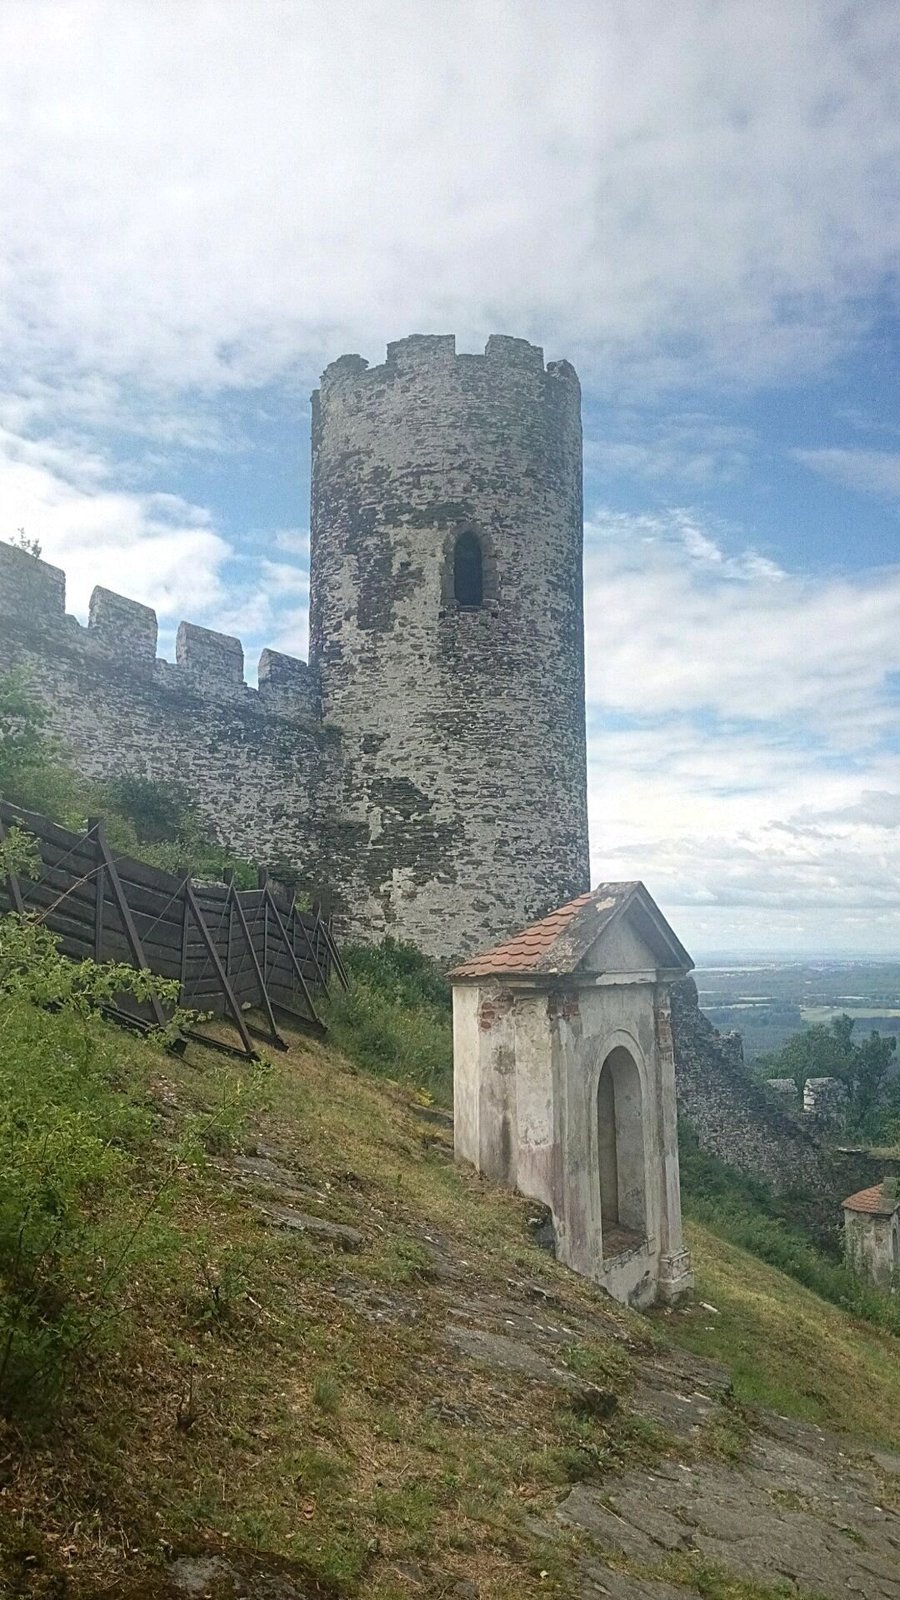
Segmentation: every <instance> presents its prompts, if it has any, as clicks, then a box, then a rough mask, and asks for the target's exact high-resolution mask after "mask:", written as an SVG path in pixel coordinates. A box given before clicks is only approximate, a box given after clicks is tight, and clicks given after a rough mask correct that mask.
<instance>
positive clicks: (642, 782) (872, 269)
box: [0, 0, 900, 955]
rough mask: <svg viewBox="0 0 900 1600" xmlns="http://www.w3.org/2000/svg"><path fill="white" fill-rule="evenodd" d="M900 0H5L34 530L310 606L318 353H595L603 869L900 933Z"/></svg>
mask: <svg viewBox="0 0 900 1600" xmlns="http://www.w3.org/2000/svg"><path fill="white" fill-rule="evenodd" d="M898 61H900V8H898V6H897V4H896V0H852V3H849V4H844V3H843V0H795V3H793V4H790V3H788V4H785V0H747V3H745V0H678V3H677V4H673V3H672V0H328V3H327V4H323V3H322V0H22V3H20V0H2V4H0V508H2V525H0V537H12V536H14V535H15V533H16V530H17V529H18V528H24V529H25V531H26V534H27V535H28V536H29V537H32V538H37V539H39V540H40V541H41V544H42V545H43V549H44V554H45V556H46V557H47V558H48V559H50V560H52V561H54V562H56V563H58V564H59V565H62V566H64V567H65V568H66V569H67V572H68V574H69V606H70V609H71V610H73V611H75V612H76V614H78V615H80V616H82V617H83V616H84V615H85V612H86V606H87V599H88V595H89V593H90V590H91V588H92V586H93V584H94V583H95V582H98V581H99V582H102V583H105V584H107V585H108V586H110V587H113V588H117V589H119V590H121V591H122V592H124V593H127V594H130V595H132V596H133V597H135V598H138V599H142V600H145V601H147V602H148V603H150V604H152V605H154V606H156V608H157V610H158V611H159V614H160V619H161V624H162V639H163V646H164V648H165V649H166V651H167V653H170V651H171V640H172V636H173V633H174V628H175V626H176V625H177V622H178V621H179V619H180V618H182V617H188V618H190V619H192V620H194V621H198V622H204V623H207V624H209V625H214V626H218V627H224V628H226V629H228V630H229V631H232V632H235V633H237V634H238V635H239V636H240V637H241V638H242V639H243V640H244V643H245V646H246V649H247V657H248V671H249V672H250V673H251V675H252V667H253V664H254V662H255V660H256V657H257V655H258V652H259V649H260V647H261V646H262V645H264V644H271V645H277V646H279V647H280V648H282V649H287V650H290V651H292V652H294V653H297V654H302V653H304V652H305V645H306V636H305V630H306V568H305V560H306V545H307V526H308V524H307V514H308V513H307V497H308V464H307V457H308V449H309V407H308V394H309V390H310V388H311V387H313V385H314V383H315V381H316V378H317V376H318V373H319V372H320V371H321V369H322V367H323V366H324V364H325V363H326V362H327V361H328V360H330V359H332V358H333V357H334V356H336V355H338V354H341V353H343V352H345V351H349V350H354V351H360V352H361V353H362V354H364V355H365V356H367V357H368V358H369V359H370V360H372V361H378V360H380V359H382V358H383V353H384V345H385V342H386V341H387V340H388V339H393V338H398V337H401V336H402V335H403V334H405V333H408V332H413V331H431V332H444V331H451V330H452V331H455V332H456V334H457V337H458V346H459V348H461V349H472V350H477V349H481V348H482V347H483V344H484V340H485V338H486V337H487V335H488V334H489V333H491V332H504V333H513V334H518V335H523V336H525V337H528V338H530V339H532V340H534V341H535V342H536V343H539V344H542V345H543V346H544V347H545V350H546V353H547V356H548V358H558V357H561V356H567V357H569V358H570V359H571V360H573V361H574V362H575V364H576V365H577V367H578V369H579V372H580V374H581V378H582V382H583V386H584V392H585V452H586V485H585V488H586V494H585V517H586V586H587V659H588V684H589V733H590V764H591V818H592V846H593V858H594V874H595V877H596V878H599V877H631V876H641V877H643V878H644V879H645V881H646V882H647V884H648V886H649V887H650V889H651V891H652V892H653V893H654V894H656V896H657V898H658V899H659V900H660V902H661V904H662V905H663V907H664V909H665V910H666V911H667V912H668V914H669V915H670V916H671V918H672V920H673V922H674V923H675V925H676V927H677V929H678V931H679V933H680V934H681V935H682V937H683V938H684V940H685V942H686V943H687V944H688V946H689V947H690V948H691V949H692V950H693V951H694V952H695V953H699V954H701V955H702V954H704V953H708V952H710V951H714V950H728V951H741V950H745V951H761V950H773V951H791V950H795V951H803V952H815V951H822V952H826V951H859V952H879V951H881V952H884V953H893V954H896V953H897V950H898V947H900V733H898V730H900V720H898V719H900V520H898V513H900V388H898V358H900V317H898V277H897V269H898V263H900V72H898Z"/></svg>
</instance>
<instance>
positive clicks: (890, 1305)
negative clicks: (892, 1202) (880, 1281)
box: [679, 1119, 900, 1334]
mask: <svg viewBox="0 0 900 1600" xmlns="http://www.w3.org/2000/svg"><path fill="white" fill-rule="evenodd" d="M679 1151H680V1165H681V1188H682V1199H683V1204H684V1212H685V1215H686V1216H688V1217H691V1218H693V1219H694V1221H696V1222H702V1223H703V1224H704V1225H705V1226H706V1227H708V1228H711V1229H712V1231H713V1232H714V1233H717V1234H718V1235H719V1237H720V1238H722V1239H727V1240H728V1242H729V1243H730V1244H735V1245H739V1246H740V1247H741V1249H743V1250H749V1251H750V1252H751V1254H752V1255H755V1256H758V1257H759V1259H760V1260H761V1261H766V1262H768V1264H769V1265H770V1266H772V1267H777V1268H778V1269H779V1271H781V1272H785V1273H787V1274H788V1276H789V1277H791V1278H794V1279H795V1280H796V1281H797V1282H798V1283H802V1284H803V1285H804V1286H805V1287H806V1288H807V1289H812V1290H813V1291H814V1292H815V1293H816V1294H818V1295H821V1297H822V1299H823V1300H830V1301H831V1302H832V1303H833V1304H834V1305H837V1306H841V1307H842V1308H843V1309H844V1310H845V1311H849V1312H850V1313H851V1314H852V1315H853V1316H857V1317H861V1318H863V1319H864V1320H865V1321H867V1322H872V1323H875V1324H876V1325H877V1326H878V1327H882V1328H887V1329H889V1330H890V1332H892V1333H898V1334H900V1304H898V1303H897V1302H896V1300H895V1299H891V1298H889V1297H887V1296H886V1295H881V1294H879V1293H878V1292H877V1290H875V1289H870V1288H868V1287H867V1285H866V1284H865V1283H864V1282H862V1281H861V1280H860V1279H859V1278H857V1277H856V1276H855V1274H854V1273H852V1272H851V1271H850V1269H849V1267H847V1266H846V1265H845V1264H844V1263H843V1261H842V1260H841V1259H840V1253H839V1249H838V1246H837V1239H836V1236H835V1242H834V1247H833V1251H832V1252H831V1253H826V1251H825V1250H823V1249H820V1248H818V1247H817V1245H816V1243H815V1242H814V1241H813V1239H812V1238H811V1237H809V1236H808V1235H806V1234H805V1233H803V1232H802V1231H801V1230H800V1228H798V1227H797V1226H795V1225H792V1224H791V1221H790V1220H789V1218H790V1217H791V1216H792V1215H795V1214H796V1213H797V1212H798V1210H799V1211H800V1212H801V1213H802V1207H803V1196H802V1195H798V1196H796V1197H791V1196H790V1195H779V1196H775V1195H773V1193H772V1191H771V1189H769V1187H768V1186H767V1185H766V1184H764V1183H761V1182H759V1181H758V1180H757V1179H754V1178H750V1177H748V1176H746V1175H745V1174H744V1173H740V1172H736V1171H735V1170H734V1168H732V1167H729V1166H727V1165H726V1164H725V1162H724V1161H719V1160H718V1158H717V1157H716V1156H713V1155H710V1154H709V1153H708V1152H706V1151H704V1150H701V1149H700V1145H699V1143H698V1140H697V1136H696V1134H695V1133H694V1130H693V1129H692V1128H691V1127H690V1125H689V1124H688V1123H686V1122H685V1121H684V1119H682V1120H681V1122H680V1124H679Z"/></svg>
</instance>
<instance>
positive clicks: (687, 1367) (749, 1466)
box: [444, 1282, 900, 1600]
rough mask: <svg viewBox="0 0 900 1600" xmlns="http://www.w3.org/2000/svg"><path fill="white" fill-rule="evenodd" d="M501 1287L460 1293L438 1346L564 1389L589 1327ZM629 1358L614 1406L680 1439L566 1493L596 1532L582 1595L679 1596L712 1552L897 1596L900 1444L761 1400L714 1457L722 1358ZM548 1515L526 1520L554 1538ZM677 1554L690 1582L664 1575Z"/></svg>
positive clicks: (807, 1582)
mask: <svg viewBox="0 0 900 1600" xmlns="http://www.w3.org/2000/svg"><path fill="white" fill-rule="evenodd" d="M509 1288H510V1293H509V1295H508V1297H503V1296H498V1295H492V1296H485V1297H478V1296H473V1297H472V1298H471V1299H469V1300H467V1301H466V1302H465V1304H459V1305H455V1306H453V1307H452V1308H451V1310H450V1313H449V1316H448V1321H447V1325H446V1327H445V1330H444V1338H445V1340H446V1342H447V1344H448V1345H449V1346H450V1348H451V1349H453V1350H455V1351H456V1352H457V1353H458V1355H459V1356H461V1357H463V1358H464V1359H466V1360H469V1361H475V1362H476V1363H477V1364H479V1365H481V1366H486V1367H488V1368H491V1369H493V1371H494V1372H495V1373H496V1374H497V1376H498V1380H499V1381H501V1382H506V1383H516V1382H522V1381H525V1382H534V1383H541V1384H548V1385H553V1386H556V1387H557V1388H559V1389H560V1391H561V1394H564V1395H565V1396H566V1399H567V1401H568V1403H571V1400H572V1395H573V1393H575V1392H576V1391H577V1390H578V1387H579V1380H578V1378H577V1376H576V1375H575V1374H574V1373H573V1372H572V1371H571V1370H570V1369H568V1368H567V1367H566V1365H565V1361H566V1347H567V1346H570V1345H573V1344H576V1343H577V1342H578V1341H579V1340H581V1339H584V1338H585V1337H586V1336H588V1335H589V1333H590V1329H589V1327H588V1326H586V1325H582V1324H581V1322H580V1320H579V1319H578V1318H577V1317H573V1316H572V1313H571V1312H568V1313H566V1314H565V1315H557V1314H555V1311H554V1307H553V1306H552V1303H550V1302H549V1301H543V1300H542V1298H541V1297H539V1296H538V1297H535V1295H533V1294H530V1293H529V1286H528V1285H526V1284H518V1283H512V1282H511V1283H510V1286H509ZM623 1342H627V1341H624V1340H623ZM632 1355H633V1357H634V1352H632ZM635 1366H636V1369H637V1381H636V1384H635V1386H634V1389H633V1392H632V1394H631V1395H630V1397H629V1398H628V1400H627V1401H625V1402H624V1403H623V1405H622V1410H623V1411H624V1412H625V1413H626V1414H627V1413H629V1412H630V1413H631V1414H633V1415H635V1416H637V1417H643V1418H645V1419H646V1420H648V1421H650V1422H652V1423H655V1424H657V1425H658V1426H659V1427H661V1428H663V1429H665V1431H666V1433H667V1434H668V1435H669V1437H670V1438H671V1439H672V1441H673V1446H675V1447H676V1448H675V1449H674V1450H673V1454H672V1456H671V1458H669V1459H666V1460H664V1461H662V1462H661V1463H659V1464H658V1465H656V1466H654V1467H641V1468H636V1469H633V1470H631V1471H628V1472H626V1473H625V1474H623V1475H622V1476H618V1477H617V1476H615V1475H612V1474H611V1475H609V1476H606V1477H603V1478H602V1479H598V1480H597V1481H596V1482H583V1483H578V1484H576V1485H575V1486H574V1487H573V1488H572V1489H571V1490H570V1491H569V1492H568V1493H567V1494H566V1495H564V1496H563V1497H562V1499H561V1500H560V1502H559V1504H558V1506H557V1508H556V1517H555V1520H556V1522H557V1524H558V1525H559V1526H560V1527H562V1528H566V1529H568V1530H570V1531H575V1532H577V1533H578V1534H580V1535H581V1536H582V1539H586V1540H587V1541H588V1542H589V1544H590V1546H591V1550H590V1554H589V1555H585V1556H583V1557H582V1558H581V1560H580V1567H579V1574H580V1578H579V1581H580V1585H581V1587H580V1588H579V1589H578V1590H577V1591H573V1593H577V1594H578V1596H579V1600H604V1597H608V1600H679V1597H680V1600H687V1597H688V1596H690V1595H692V1594H695V1593H696V1590H695V1589H694V1587H693V1585H691V1584H690V1581H689V1579H690V1572H691V1570H692V1569H694V1568H700V1567H701V1566H706V1567H708V1566H710V1565H713V1566H715V1567H717V1568H719V1569H721V1570H722V1571H724V1572H726V1573H728V1574H729V1575H731V1576H732V1577H733V1578H735V1579H739V1580H743V1581H745V1582H748V1583H757V1584H761V1585H768V1586H770V1587H774V1588H779V1587H780V1588H783V1589H784V1591H785V1593H786V1594H796V1595H798V1596H808V1595H816V1596H822V1597H825V1600H847V1596H858V1597H862V1600H900V1514H898V1512H897V1511H896V1510H893V1509H891V1507H890V1505H889V1504H885V1503H884V1499H885V1497H884V1495H883V1486H884V1483H885V1481H886V1480H887V1481H889V1480H891V1479H892V1478H893V1477H895V1476H896V1475H897V1473H898V1471H900V1456H898V1455H896V1454H894V1453H893V1452H891V1451H886V1450H873V1449H871V1448H866V1447H864V1446H860V1447H859V1448H858V1449H857V1448H854V1446H853V1445H852V1444H848V1443H847V1442H845V1441H843V1440H840V1439H837V1438H835V1437H833V1436H831V1435H829V1434H827V1433H825V1432H824V1431H823V1430H822V1429H820V1428H817V1427H815V1426H814V1425H812V1424H808V1423H802V1422H794V1421H791V1420H789V1419H787V1418H784V1417H780V1416H776V1415H774V1414H769V1413H765V1412H760V1413H748V1414H747V1418H746V1427H747V1444H746V1448H745V1449H744V1451H743V1453H742V1454H741V1456H740V1459H739V1460H737V1461H736V1462H732V1461H731V1460H729V1459H725V1458H724V1457H721V1458H720V1457H717V1456H716V1455H715V1454H710V1452H709V1450H708V1449H707V1448H705V1447H704V1441H705V1439H706V1437H707V1434H706V1430H708V1429H709V1428H710V1426H711V1425H713V1424H715V1423H716V1421H717V1420H721V1418H722V1417H723V1416H727V1415H728V1414H729V1407H730V1406H731V1405H732V1404H733V1402H732V1399H731V1393H730V1388H731V1385H730V1376H729V1373H728V1371H727V1369H726V1368H724V1367H720V1366H716V1365H714V1364H713V1363H711V1362H707V1361H704V1360H703V1359H701V1358H700V1357H696V1356H692V1355H690V1354H688V1353H687V1352H684V1351H676V1350H670V1349H660V1350H657V1351H654V1350H650V1349H648V1350H646V1351H644V1352H641V1353H639V1354H638V1356H637V1359H636V1360H635ZM581 1387H582V1388H583V1387H584V1386H583V1385H582V1386H581ZM551 1521H552V1519H551ZM551 1521H548V1519H547V1518H546V1517H545V1516H541V1517H539V1518H533V1519H531V1525H532V1531H533V1532H534V1533H536V1534H539V1535H541V1536H542V1537H548V1536H549V1535H550V1534H551ZM673 1566H674V1567H675V1568H677V1577H678V1578H679V1579H681V1578H684V1582H680V1581H679V1582H675V1581H673V1577H674V1576H675V1574H673V1570H672V1569H673ZM623 1568H624V1569H626V1570H623ZM629 1569H630V1570H629Z"/></svg>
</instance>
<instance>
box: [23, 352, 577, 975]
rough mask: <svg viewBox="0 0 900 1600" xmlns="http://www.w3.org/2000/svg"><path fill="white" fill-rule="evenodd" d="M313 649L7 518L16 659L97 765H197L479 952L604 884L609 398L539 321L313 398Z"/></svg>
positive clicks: (206, 784) (237, 829) (328, 876)
mask: <svg viewBox="0 0 900 1600" xmlns="http://www.w3.org/2000/svg"><path fill="white" fill-rule="evenodd" d="M312 452H313V474H312V519H311V561H310V569H311V570H310V591H311V593H310V609H311V617H310V628H311V646H310V658H309V663H308V664H307V662H305V661H300V660H297V659H294V658H293V657H291V656H287V655H283V654H282V653H281V652H280V651H275V650H264V651H263V653H262V656H261V658H260V663H259V679H258V688H255V689H254V688H251V687H249V686H248V685H247V684H246V682H245V681H244V652H243V648H242V646H241V643H240V640H239V639H236V638H234V637H232V635H230V634H225V633H217V632H215V631H214V630H212V629H209V628H203V627H199V626H198V625H197V624H195V623H191V622H182V623H181V625H180V627H179V629H178V634H177V639H176V646H175V657H176V659H175V661H174V662H169V661H164V660H160V659H159V658H158V656H157V643H158V627H157V619H156V615H155V613H154V612H153V610H151V608H150V607H149V606H145V605H141V604H139V603H138V602H137V601H134V600H128V599H126V598H125V597H124V596H122V595H118V594H115V593H113V592H112V591H111V590H109V589H106V588H103V587H98V588H96V589H95V590H94V592H93V595H92V596H91V602H90V611H89V617H88V623H87V626H86V627H83V626H82V625H81V624H80V623H79V622H78V621H77V620H76V619H75V618H74V617H72V616H68V615H67V614H66V579H65V574H64V573H63V572H62V571H61V570H60V569H59V568H57V567H54V566H51V565H49V564H48V563H47V562H45V561H41V560H39V559H37V558H36V557H35V556H33V555H32V554H31V553H30V552H28V551H27V550H23V549H20V548H18V547H17V546H12V545H8V544H3V543H0V672H2V671H6V670H8V669H9V668H10V667H24V668H25V669H26V670H27V671H28V673H29V675H30V677H31V680H32V683H33V686H34V689H35V691H36V692H37V694H38V695H39V697H40V698H41V700H43V702H44V704H45V705H46V707H47V710H48V712H49V714H50V723H51V727H52V729H53V731H54V732H55V733H56V734H58V735H59V736H60V738H61V740H62V743H63V745H64V746H65V748H66V750H67V752H68V755H69V757H70V759H71V760H72V761H73V762H74V763H75V764H76V765H77V766H78V767H79V768H80V769H81V770H82V771H83V772H84V773H85V774H86V775H87V776H89V777H96V778H107V777H115V776H118V775H120V774H122V773H129V774H136V775H140V776H143V777H147V778H151V779H159V780H163V781H171V780H177V781H179V782H181V783H183V784H184V785H185V786H186V787H187V788H188V790H189V791H190V792H191V794H192V795H193V797H194V798H195V800H196V802H197V804H198V805H199V807H200V809H201V811H202V812H203V813H204V815H205V817H206V819H207V821H208V823H209V827H210V831H211V832H212V833H214V834H215V835H216V836H217V837H218V838H219V839H220V841H221V842H222V843H223V844H226V845H228V846H229V847H230V848H231V849H232V850H235V851H236V852H238V853H239V854H242V855H246V856H248V857H250V858H251V859H255V860H256V861H258V862H262V863H269V864H272V863H273V862H275V861H277V860H281V861H284V862H286V863H289V864H290V865H291V866H292V867H293V868H294V869H295V871H296V872H297V873H298V874H299V876H300V880H301V881H302V882H303V884H304V886H305V887H307V888H308V889H310V891H311V892H312V893H313V894H314V896H316V897H321V898H322V899H324V900H325V901H326V902H327V903H329V904H330V905H332V906H333V907H334V909H335V911H336V913H337V916H338V919H339V926H340V928H341V930H342V932H343V933H344V934H345V935H346V934H350V935H353V936H356V937H359V938H361V939H366V940H371V939H375V938H378V937H380V936H381V935H382V934H384V933H391V934H394V935H396V936H397V937H399V938H403V939H408V940H412V941H413V942H415V943H417V944H418V945H419V946H420V947H421V948H422V949H423V950H425V951H427V952H429V953H430V954H432V955H434V956H437V957H450V956H459V955H463V954H466V953H467V952H469V951H470V950H471V949H472V948H474V947H477V946H484V945H486V944H490V943H492V942H494V941H495V940H496V939H497V938H501V937H503V936H504V935H505V934H507V933H509V932H510V931H511V930H512V929H514V928H516V927H520V926H522V924H523V923H526V922H529V921H531V920H534V919H535V918H536V917H538V916H540V915H542V914H543V913H544V912H545V911H547V910H548V909H549V908H550V907H552V906H555V905H559V904H560V903H562V902H563V901H566V900H568V899H571V898H572V896H574V895H575V894H577V893H579V892H580V891H581V890H582V889H584V888H586V887H587V881H588V877H587V874H588V856H587V807H586V793H585V791H586V777H585V726H584V662H583V648H584V646H583V619H582V578H581V558H582V496H581V399H580V389H579V384H578V378H577V377H576V374H575V372H574V370H573V368H572V367H571V366H569V364H568V362H565V361H560V362H551V363H549V364H547V365H546V366H545V364H544V357H543V352H542V351H541V350H540V349H539V348H538V347H537V346H536V345H532V344H529V343H527V341H525V340H524V339H510V338H505V337H497V336H495V337H493V338H491V339H489V340H488V342H487V345H486V347H485V350H484V353H483V354H482V355H469V354H466V353H460V354H457V351H456V341H455V339H454V338H453V336H452V335H443V334H441V335H413V336H412V337H410V338H408V339H400V340H398V341H397V342H396V343H394V344H390V345H388V347H387V356H386V359H385V361H384V362H383V363H382V364H381V365H380V366H375V367H369V366H368V364H367V362H365V361H364V360H363V359H362V357H361V356H353V355H349V356H342V357H341V358H340V359H339V360H338V361H334V362H332V363H331V365H330V366H329V367H328V368H327V369H326V371H325V373H324V375H323V377H322V383H321V387H320V389H319V390H318V391H317V393H316V394H315V395H314V397H313V433H312Z"/></svg>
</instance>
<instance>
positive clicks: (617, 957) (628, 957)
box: [583, 917, 656, 972]
mask: <svg viewBox="0 0 900 1600" xmlns="http://www.w3.org/2000/svg"><path fill="white" fill-rule="evenodd" d="M583 965H584V966H585V967H586V968H587V969H588V970H589V971H590V972H647V971H653V970H654V968H655V965H656V963H655V961H654V959H653V956H652V955H651V953H650V951H649V950H648V949H647V946H646V945H645V944H644V941H643V939H641V938H640V936H639V935H638V934H637V933H635V931H634V929H633V928H632V926H631V924H630V923H629V922H628V920H627V918H626V917H620V918H618V919H617V920H616V921H615V922H614V923H613V924H612V926H611V927H609V928H607V929H606V931H605V932H604V933H601V935H600V938H599V939H598V940H597V942H596V944H593V945H592V946H591V948H590V950H589V951H588V953H587V955H586V956H585V958H584V962H583Z"/></svg>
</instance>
